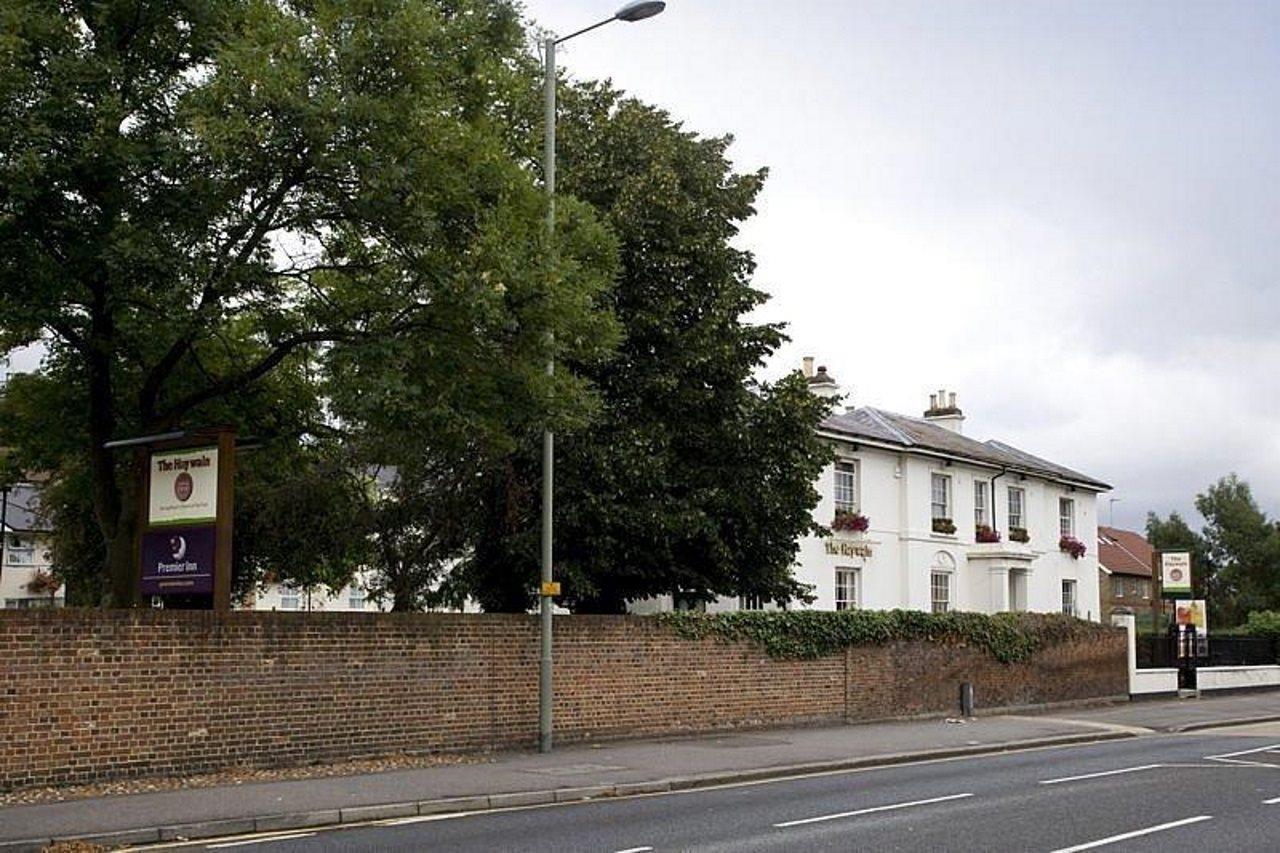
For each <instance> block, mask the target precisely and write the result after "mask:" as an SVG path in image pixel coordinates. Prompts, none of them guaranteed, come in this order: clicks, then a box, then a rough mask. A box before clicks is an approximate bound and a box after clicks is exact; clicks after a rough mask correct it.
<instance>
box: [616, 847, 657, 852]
mask: <svg viewBox="0 0 1280 853" xmlns="http://www.w3.org/2000/svg"><path fill="white" fill-rule="evenodd" d="M652 849H653V848H652V847H628V848H627V849H626V850H619V851H617V853H648V851H650V850H652Z"/></svg>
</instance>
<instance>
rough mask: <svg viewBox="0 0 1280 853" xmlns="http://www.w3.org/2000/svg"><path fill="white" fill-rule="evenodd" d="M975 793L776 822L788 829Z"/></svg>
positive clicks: (959, 797)
mask: <svg viewBox="0 0 1280 853" xmlns="http://www.w3.org/2000/svg"><path fill="white" fill-rule="evenodd" d="M972 796H973V794H951V795H949V796H946V797H933V798H932V799H928V800H912V801H911V802H909V803H894V804H893V805H890V806H873V807H871V808H869V809H858V810H857V811H852V812H840V813H839V814H827V815H821V816H820V817H806V818H802V819H800V820H788V821H784V822H783V823H775V824H774V826H775V827H777V828H778V829H786V828H787V827H789V826H804V825H805V824H809V823H821V822H822V821H824V820H839V819H840V818H842V817H857V816H858V815H864V814H872V813H874V812H890V811H894V810H896V809H909V808H911V807H912V806H927V805H930V804H932V803H945V802H948V801H950V800H963V799H964V798H965V797H972Z"/></svg>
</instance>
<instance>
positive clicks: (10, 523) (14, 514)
mask: <svg viewBox="0 0 1280 853" xmlns="http://www.w3.org/2000/svg"><path fill="white" fill-rule="evenodd" d="M8 492H9V494H8V498H7V499H0V503H3V504H4V526H5V529H6V530H10V531H16V532H19V533H21V532H31V531H41V530H48V529H49V525H48V524H46V523H45V522H44V521H42V520H41V519H40V517H39V515H38V514H37V508H38V506H39V504H38V499H37V495H36V488H35V486H32V485H30V484H29V483H19V484H18V485H16V486H12V487H11V488H10V489H9V490H8Z"/></svg>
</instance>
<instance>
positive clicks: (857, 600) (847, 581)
mask: <svg viewBox="0 0 1280 853" xmlns="http://www.w3.org/2000/svg"><path fill="white" fill-rule="evenodd" d="M860 574H861V572H859V571H858V570H857V569H836V610H857V609H858V608H859V607H861V606H862V594H861V593H862V590H860V589H859V588H858V587H859V586H860V584H859V581H860V580H861V578H860V577H859V575H860Z"/></svg>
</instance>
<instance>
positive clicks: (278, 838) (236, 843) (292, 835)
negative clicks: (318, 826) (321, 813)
mask: <svg viewBox="0 0 1280 853" xmlns="http://www.w3.org/2000/svg"><path fill="white" fill-rule="evenodd" d="M313 835H315V833H314V832H291V833H289V834H288V835H272V836H269V837H264V838H248V839H245V840H244V841H223V842H222V843H221V844H206V845H205V846H204V849H206V850H221V849H222V848H224V847H244V846H246V845H249V844H270V843H271V842H273V841H292V840H293V839H295V838H310V837H311V836H313Z"/></svg>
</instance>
